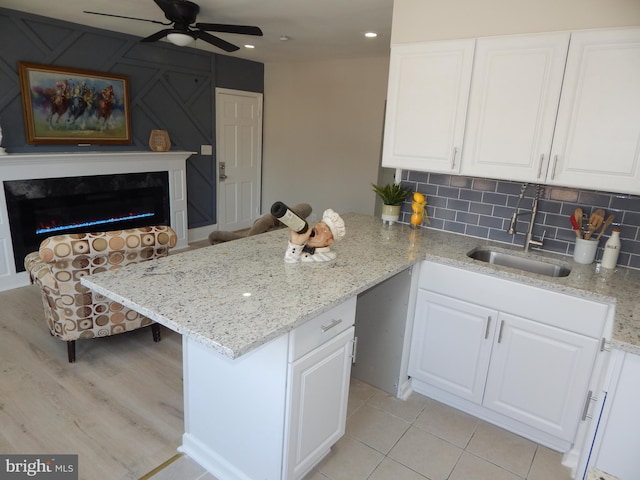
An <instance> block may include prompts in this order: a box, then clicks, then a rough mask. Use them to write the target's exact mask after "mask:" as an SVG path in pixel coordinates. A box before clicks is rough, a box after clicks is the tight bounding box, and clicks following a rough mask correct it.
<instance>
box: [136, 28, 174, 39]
mask: <svg viewBox="0 0 640 480" xmlns="http://www.w3.org/2000/svg"><path fill="white" fill-rule="evenodd" d="M174 31H175V30H174V29H173V28H165V29H164V30H160V31H159V32H156V33H154V34H153V35H149V36H148V37H145V38H143V39H142V40H140V41H141V42H157V41H158V40H160V39H162V38H164V37H166V36H167V35H168V34H170V33H172V32H174Z"/></svg>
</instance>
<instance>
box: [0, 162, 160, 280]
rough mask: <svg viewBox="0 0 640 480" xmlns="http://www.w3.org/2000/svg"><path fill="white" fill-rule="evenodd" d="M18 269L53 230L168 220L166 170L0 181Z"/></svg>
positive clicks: (87, 229) (98, 228)
mask: <svg viewBox="0 0 640 480" xmlns="http://www.w3.org/2000/svg"><path fill="white" fill-rule="evenodd" d="M4 189H5V196H6V200H7V207H8V213H9V224H10V228H11V241H12V243H13V251H14V260H15V266H16V271H17V272H21V271H24V264H23V263H24V257H25V256H26V255H27V254H28V253H30V252H33V251H35V250H37V249H38V247H39V246H40V242H42V240H44V239H45V238H47V237H49V236H52V235H61V234H65V233H78V232H94V231H107V230H120V229H126V228H135V227H142V226H145V225H170V223H171V221H170V207H169V178H168V173H167V172H148V173H129V174H117V175H95V176H84V177H64V178H47V179H34V180H14V181H5V182H4Z"/></svg>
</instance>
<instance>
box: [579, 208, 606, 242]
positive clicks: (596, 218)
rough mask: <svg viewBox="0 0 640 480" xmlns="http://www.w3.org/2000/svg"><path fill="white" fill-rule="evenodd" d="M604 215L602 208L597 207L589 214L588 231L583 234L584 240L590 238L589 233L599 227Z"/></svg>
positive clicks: (591, 233)
mask: <svg viewBox="0 0 640 480" xmlns="http://www.w3.org/2000/svg"><path fill="white" fill-rule="evenodd" d="M604 215H605V213H604V210H603V209H601V208H598V209H597V210H596V211H595V212H593V213H592V214H591V216H590V217H589V225H588V231H587V233H586V234H585V235H584V239H585V240H589V239H590V238H591V235H593V232H595V231H596V230H598V228H600V226H601V225H602V222H603V221H604Z"/></svg>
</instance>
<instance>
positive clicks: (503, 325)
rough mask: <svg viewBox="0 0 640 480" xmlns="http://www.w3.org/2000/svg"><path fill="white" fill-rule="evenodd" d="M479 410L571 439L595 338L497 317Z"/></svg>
mask: <svg viewBox="0 0 640 480" xmlns="http://www.w3.org/2000/svg"><path fill="white" fill-rule="evenodd" d="M499 322H500V323H499V327H498V337H497V339H496V341H495V343H494V345H493V351H492V354H491V368H490V369H489V372H488V376H487V384H486V390H485V394H484V402H483V403H484V405H485V406H486V407H487V408H489V409H491V410H494V411H496V412H499V413H502V414H504V415H506V416H508V417H510V418H514V419H516V420H519V421H521V422H523V423H526V424H528V425H531V426H534V427H535V428H537V429H539V430H541V431H544V432H547V433H549V434H550V435H553V436H556V437H559V438H564V439H567V440H571V439H572V438H573V436H574V435H575V432H576V428H577V426H578V422H579V421H580V415H578V414H577V413H578V412H580V411H581V408H582V407H583V406H584V404H585V401H587V400H586V393H587V391H588V388H587V387H588V385H589V380H590V378H591V371H592V369H593V363H594V359H595V357H596V354H597V353H598V347H599V343H600V342H599V339H596V338H591V337H587V336H585V335H580V334H577V333H574V332H570V331H566V330H563V329H560V328H555V327H553V326H550V325H545V324H542V323H539V322H536V321H532V320H529V319H526V318H523V317H518V316H515V315H510V314H506V313H501V314H500V317H499Z"/></svg>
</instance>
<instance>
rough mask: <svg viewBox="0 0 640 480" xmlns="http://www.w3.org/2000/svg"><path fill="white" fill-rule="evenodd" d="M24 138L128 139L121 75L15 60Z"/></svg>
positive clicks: (126, 98) (55, 141) (124, 84)
mask: <svg viewBox="0 0 640 480" xmlns="http://www.w3.org/2000/svg"><path fill="white" fill-rule="evenodd" d="M19 67H20V85H21V90H22V108H23V112H24V122H25V130H26V136H27V143H32V144H35V143H51V144H58V143H73V144H80V145H81V144H126V143H131V120H130V113H129V94H128V89H129V86H128V79H127V77H126V76H123V75H115V74H112V73H101V72H92V71H89V70H78V69H75V68H64V67H57V66H53V65H38V64H35V63H26V62H20V63H19Z"/></svg>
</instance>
